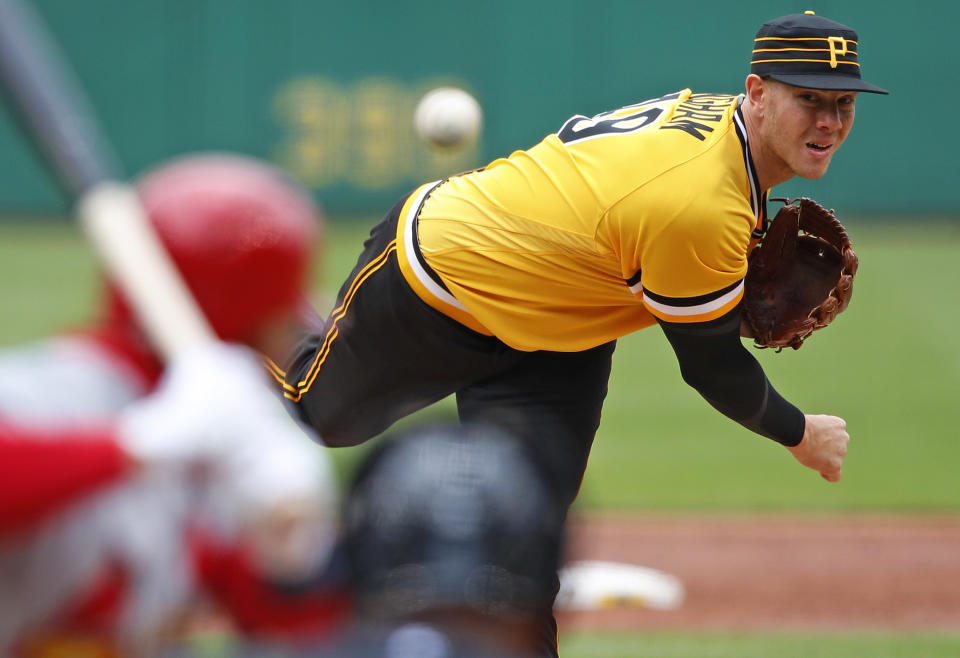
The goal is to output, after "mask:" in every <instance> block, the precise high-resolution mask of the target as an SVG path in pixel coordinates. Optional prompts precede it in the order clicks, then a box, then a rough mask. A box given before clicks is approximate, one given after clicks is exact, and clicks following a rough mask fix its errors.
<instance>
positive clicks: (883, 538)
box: [559, 514, 960, 631]
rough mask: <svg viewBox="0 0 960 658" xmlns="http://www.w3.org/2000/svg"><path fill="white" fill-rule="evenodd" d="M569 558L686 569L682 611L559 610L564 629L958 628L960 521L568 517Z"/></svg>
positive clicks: (676, 570) (683, 571) (667, 569)
mask: <svg viewBox="0 0 960 658" xmlns="http://www.w3.org/2000/svg"><path fill="white" fill-rule="evenodd" d="M568 554H569V558H570V559H587V558H589V559H598V560H610V561H615V562H626V563H631V564H639V565H642V566H645V567H653V568H655V569H659V570H662V571H665V572H667V573H670V574H673V575H675V576H677V577H679V578H680V579H681V580H682V581H683V584H684V587H685V590H686V600H685V602H684V603H683V605H682V606H681V607H680V608H679V609H677V610H669V611H657V610H649V609H638V608H632V609H624V608H619V609H612V610H605V611H597V612H577V613H563V614H562V615H560V617H559V622H560V625H561V628H563V629H564V630H578V629H584V630H585V629H593V630H596V629H623V630H635V629H638V628H659V629H691V628H696V629H704V630H796V629H816V630H833V629H847V630H849V629H876V630H908V629H914V630H920V629H926V630H949V631H960V517H958V516H950V517H936V518H932V517H916V518H911V517H893V516H882V517H878V516H843V517H813V518H810V517H798V516H772V515H770V516H722V517H720V516H712V517H687V516H640V517H638V516H623V515H611V514H603V515H597V514H589V515H586V514H580V515H577V516H575V517H574V518H573V519H572V525H571V540H570V550H569V552H568Z"/></svg>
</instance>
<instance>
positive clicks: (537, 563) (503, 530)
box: [344, 425, 564, 619]
mask: <svg viewBox="0 0 960 658" xmlns="http://www.w3.org/2000/svg"><path fill="white" fill-rule="evenodd" d="M563 518H564V511H563V509H562V506H561V505H560V504H559V503H558V501H557V500H556V499H555V498H554V497H553V496H552V495H551V493H550V492H549V490H548V488H547V486H546V484H545V483H544V480H543V479H542V476H541V475H540V473H539V472H538V471H537V470H536V468H535V466H534V465H533V463H532V462H531V461H530V459H529V458H528V457H527V456H526V455H525V454H524V453H523V452H522V450H521V449H520V448H519V447H518V444H517V443H515V442H514V441H513V440H512V439H511V438H509V437H507V436H506V435H504V434H502V433H501V432H500V431H499V430H496V429H494V428H492V427H486V426H463V427H461V426H447V425H437V426H431V427H427V428H422V429H418V430H415V431H413V432H410V433H408V434H405V435H401V436H397V437H395V438H393V439H387V440H385V441H384V442H383V443H382V444H380V445H379V446H378V447H377V449H375V451H374V452H373V453H372V454H371V456H370V457H368V459H367V461H366V462H364V464H363V465H362V466H361V467H360V469H359V470H358V472H357V475H356V476H355V478H354V482H353V484H352V486H351V488H350V492H349V495H348V497H347V499H346V505H345V509H344V526H345V537H346V548H347V555H348V556H349V559H350V560H351V561H352V566H353V571H354V583H355V588H356V597H357V603H358V605H359V607H360V609H361V611H362V612H363V613H365V614H366V615H369V616H374V617H384V618H390V617H394V618H396V617H402V616H409V615H411V614H417V613H421V612H431V611H437V610H441V609H471V610H474V611H477V612H480V613H482V614H485V615H491V616H495V617H500V618H508V619H511V618H516V617H517V615H518V614H520V615H525V614H526V615H533V614H537V613H542V612H543V611H544V610H549V608H550V606H551V604H552V601H553V596H554V593H555V591H556V584H557V580H556V578H557V575H556V574H557V569H558V568H559V563H560V555H561V551H562V543H563V542H562V540H563V535H562V533H563Z"/></svg>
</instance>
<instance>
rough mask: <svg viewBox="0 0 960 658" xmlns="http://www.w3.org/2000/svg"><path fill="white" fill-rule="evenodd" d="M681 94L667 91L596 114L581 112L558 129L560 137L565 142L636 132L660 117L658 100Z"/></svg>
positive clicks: (667, 99)
mask: <svg viewBox="0 0 960 658" xmlns="http://www.w3.org/2000/svg"><path fill="white" fill-rule="evenodd" d="M678 97H679V94H667V95H666V96H662V97H660V98H655V99H653V100H648V101H643V102H642V103H637V104H635V105H628V106H626V107H621V108H620V109H617V110H610V111H609V112H601V113H600V114H598V115H596V116H594V117H592V118H591V117H586V116H583V115H582V114H578V115H576V116H574V117H570V118H569V119H567V121H566V123H564V124H563V126H562V127H561V128H560V130H558V131H557V137H559V138H560V141H561V142H563V143H564V144H575V143H577V142H582V141H584V140H587V139H593V138H594V137H606V136H609V135H626V134H630V133H634V132H637V131H638V130H642V129H644V128H646V127H648V126H650V125H651V124H653V123H655V122H656V121H657V119H659V118H660V116H661V115H662V114H663V112H664V108H662V107H657V104H658V103H662V102H664V101H672V100H676V99H677V98H678Z"/></svg>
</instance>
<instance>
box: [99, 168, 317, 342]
mask: <svg viewBox="0 0 960 658" xmlns="http://www.w3.org/2000/svg"><path fill="white" fill-rule="evenodd" d="M136 187H137V190H138V192H139V194H140V198H141V200H142V202H143V205H144V208H145V209H146V211H147V215H148V216H149V218H150V221H151V223H152V224H153V226H154V227H155V229H156V231H157V234H158V235H159V237H160V240H161V241H162V242H163V244H164V246H165V247H166V249H167V251H168V253H169V254H170V256H171V258H172V260H173V262H174V264H175V265H176V266H177V269H178V270H179V271H180V274H181V275H182V276H183V278H184V281H185V283H186V284H187V286H188V287H189V289H190V291H191V293H192V294H193V296H194V298H195V299H196V300H197V302H198V303H199V305H200V307H201V308H202V309H203V312H204V314H205V315H206V317H207V320H208V321H209V322H210V324H211V325H212V327H213V329H214V331H216V333H217V335H218V336H219V337H220V338H221V339H223V340H231V341H245V340H249V339H250V338H251V337H252V334H253V333H254V331H255V330H256V329H257V327H258V326H259V325H260V323H261V322H262V321H264V320H265V319H267V318H269V317H270V316H272V315H274V314H276V313H280V312H283V311H286V310H293V309H296V308H298V307H299V305H300V303H301V299H302V297H301V292H302V290H303V284H304V281H305V277H306V275H307V274H308V270H309V267H310V262H311V254H312V252H313V250H314V247H315V244H316V242H315V241H316V239H317V232H318V230H319V229H320V228H321V224H320V214H319V211H318V209H317V207H316V206H315V204H314V202H313V200H312V199H311V198H310V196H309V194H308V193H307V192H306V191H305V190H303V189H302V188H301V187H300V186H299V185H298V184H297V183H296V182H295V181H293V180H292V179H291V178H289V177H288V176H287V175H286V174H284V173H283V172H281V171H279V170H278V169H275V168H274V167H272V166H271V165H268V164H266V163H264V162H262V161H259V160H256V159H253V158H249V157H246V156H240V155H233V154H225V153H224V154H221V153H204V154H192V155H187V156H183V157H180V158H177V159H175V160H173V161H171V162H168V163H166V164H164V165H161V166H159V167H158V168H156V169H153V170H152V171H149V172H147V173H146V174H145V175H144V176H142V177H141V178H140V179H139V180H138V181H137V184H136ZM108 314H109V315H110V316H111V318H112V319H113V320H115V321H116V320H121V321H125V322H132V321H133V313H132V311H131V310H130V308H129V306H128V305H127V302H126V300H125V299H124V298H123V296H122V295H121V294H120V292H119V290H118V289H117V288H116V286H114V285H112V284H111V285H109V286H108Z"/></svg>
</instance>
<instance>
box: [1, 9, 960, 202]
mask: <svg viewBox="0 0 960 658" xmlns="http://www.w3.org/2000/svg"><path fill="white" fill-rule="evenodd" d="M35 4H36V6H37V7H38V9H39V10H40V13H41V14H42V15H43V16H44V17H45V18H46V19H47V21H48V22H49V24H50V26H51V29H52V31H53V32H54V34H55V36H56V37H57V39H58V40H59V41H60V42H61V44H62V46H63V48H64V49H65V51H66V53H67V54H68V56H69V58H70V59H71V60H72V62H73V63H74V65H75V67H76V69H77V71H78V72H79V76H80V78H81V81H82V83H83V84H84V85H85V87H86V88H87V89H88V91H89V94H90V95H91V97H92V101H93V104H94V106H95V107H96V109H97V111H98V112H99V113H100V115H101V117H102V120H103V122H104V124H105V126H106V128H107V131H108V133H109V134H110V135H111V137H112V138H113V140H114V142H115V144H116V148H117V150H118V152H119V154H120V156H121V160H122V161H123V163H124V165H125V166H126V168H127V170H128V173H129V174H130V175H134V174H136V173H137V172H140V171H142V170H143V169H145V168H147V167H149V166H151V165H152V164H155V163H157V162H159V161H161V160H163V159H165V158H168V157H171V156H174V155H176V154H179V153H183V152H186V151H194V150H211V149H214V150H216V149H227V150H233V151H240V152H244V153H249V154H253V155H257V156H260V157H265V158H268V159H270V160H272V161H274V162H276V163H278V164H279V165H281V166H282V167H284V168H285V169H286V170H288V171H289V172H290V173H291V174H292V175H294V176H295V177H296V178H298V179H299V180H301V181H303V182H304V183H305V184H306V185H308V186H309V187H310V188H311V189H312V190H314V192H315V193H316V195H317V198H318V200H320V202H321V203H322V204H323V205H324V206H325V207H326V208H327V209H328V210H329V211H330V212H331V213H335V214H349V213H370V212H376V213H379V212H382V211H384V210H386V209H387V208H388V207H389V206H390V205H391V204H392V202H393V201H394V200H395V199H396V198H397V197H398V196H399V195H400V194H402V193H403V192H404V191H406V190H408V189H409V188H410V187H412V186H413V185H415V184H417V183H419V182H422V181H425V180H429V179H432V178H436V177H440V176H443V175H445V174H448V173H454V172H456V171H461V170H464V169H468V168H472V167H475V166H479V165H482V164H484V163H485V162H487V161H488V160H491V159H493V158H495V157H498V156H501V155H505V154H507V153H509V152H510V151H512V150H514V149H517V148H524V147H527V146H530V145H532V144H534V143H535V142H537V141H538V140H539V139H540V138H542V137H543V136H544V135H546V134H548V133H550V132H553V131H555V130H556V129H557V128H558V127H559V126H560V125H561V124H562V123H563V121H564V120H565V119H566V118H568V117H569V116H571V115H573V114H587V115H590V114H595V113H597V112H601V111H604V110H607V109H611V108H613V107H618V106H620V105H625V104H629V103H633V102H637V101H640V100H643V99H645V98H650V97H654V96H660V95H662V94H664V93H669V92H672V91H676V90H678V89H681V88H683V87H691V88H693V89H694V90H697V91H722V92H739V91H740V90H741V89H742V85H743V78H744V77H745V75H746V73H747V70H748V62H749V59H750V51H751V48H752V40H753V35H754V32H755V31H756V29H757V27H759V24H760V23H762V22H763V21H765V20H767V19H769V18H773V17H776V16H779V15H782V14H787V13H794V12H798V11H803V10H805V9H813V10H815V11H817V12H818V13H820V14H823V15H825V16H828V17H830V18H833V19H835V20H838V21H840V22H843V23H847V24H848V25H851V26H852V27H854V28H855V29H856V30H857V31H858V32H859V33H860V37H861V38H860V57H861V62H862V64H863V71H864V77H865V78H867V79H868V80H870V81H872V82H874V83H876V84H879V85H880V86H883V87H886V88H888V89H890V90H891V92H892V93H891V95H890V96H889V97H884V96H874V95H871V94H864V95H862V96H861V98H860V99H859V100H858V104H857V108H858V109H857V120H856V122H857V126H856V128H855V129H854V130H853V132H852V134H851V136H850V138H849V140H848V142H847V145H846V146H845V147H844V149H842V150H841V151H840V152H839V153H838V154H837V156H836V157H835V159H834V163H833V165H832V170H831V172H830V173H829V175H828V176H827V177H826V179H825V180H822V181H817V182H812V181H800V182H791V183H788V184H785V185H783V186H781V187H780V188H777V189H776V190H774V193H775V194H780V195H785V196H786V195H788V196H795V195H800V194H805V195H809V196H814V197H816V198H818V199H820V200H822V201H823V202H824V203H826V204H828V205H831V206H834V207H835V208H837V209H838V211H846V212H873V211H888V212H890V213H904V212H916V213H918V214H927V213H930V214H933V213H936V214H947V215H956V214H960V202H958V198H960V197H958V196H957V194H956V192H955V189H954V185H956V182H957V176H958V173H960V167H958V166H957V164H956V162H955V158H956V154H957V152H958V147H960V143H958V142H960V140H958V137H957V131H956V128H954V126H953V123H954V121H955V120H956V116H957V111H958V108H960V85H958V84H957V65H958V64H960V55H958V54H957V50H956V46H955V45H954V43H953V42H954V38H953V31H954V26H955V25H957V24H958V22H960V4H956V3H947V2H924V1H923V0H920V1H915V2H912V3H896V4H895V3H887V2H884V1H877V0H850V1H846V2H841V1H820V2H806V0H804V3H803V4H796V3H795V2H780V1H760V0H741V1H740V2H699V1H691V2H674V3H665V2H643V1H635V2H627V1H618V0H606V1H605V2H598V3H585V2H582V1H579V2H574V1H572V0H550V1H540V0H537V1H533V0H526V1H525V0H478V1H476V2H471V3H462V2H436V1H433V0H430V1H419V2H418V1H415V0H409V1H407V2H386V1H383V2H379V1H374V0H352V1H350V2H343V1H341V2H332V1H330V2H321V1H315V2H313V1H308V0H35ZM438 84H456V85H460V86H463V87H465V88H467V89H469V90H471V91H472V92H473V93H474V94H475V95H476V96H477V98H478V99H479V100H480V102H481V104H482V106H483V108H484V111H485V123H484V128H483V133H482V135H481V136H480V139H479V140H478V141H477V142H476V143H475V144H473V145H471V146H470V147H469V148H467V149H465V150H463V151H458V152H437V151H432V150H430V149H428V148H427V147H425V146H423V145H422V144H419V143H418V142H417V141H416V140H415V139H414V136H413V134H412V128H411V116H412V112H413V107H414V104H415V102H416V100H417V98H418V97H419V96H420V95H421V94H422V93H423V92H424V91H425V90H426V89H428V88H430V87H432V86H435V85H438ZM0 154H2V155H0V212H3V213H22V212H37V213H56V212H62V211H63V210H64V209H65V208H66V202H65V200H64V198H63V196H62V194H61V193H60V192H59V190H58V188H57V187H56V185H55V184H54V183H53V182H52V181H51V180H50V179H49V177H48V175H47V173H46V171H45V170H44V168H43V167H42V166H41V165H40V164H39V162H38V161H37V159H36V157H35V156H34V155H33V154H32V152H31V150H30V148H29V146H28V145H27V143H26V141H25V139H24V138H23V136H22V135H21V134H20V132H19V131H18V129H17V126H16V125H15V123H14V122H13V120H12V119H11V117H10V116H9V114H8V113H7V111H6V109H3V110H2V111H0Z"/></svg>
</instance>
